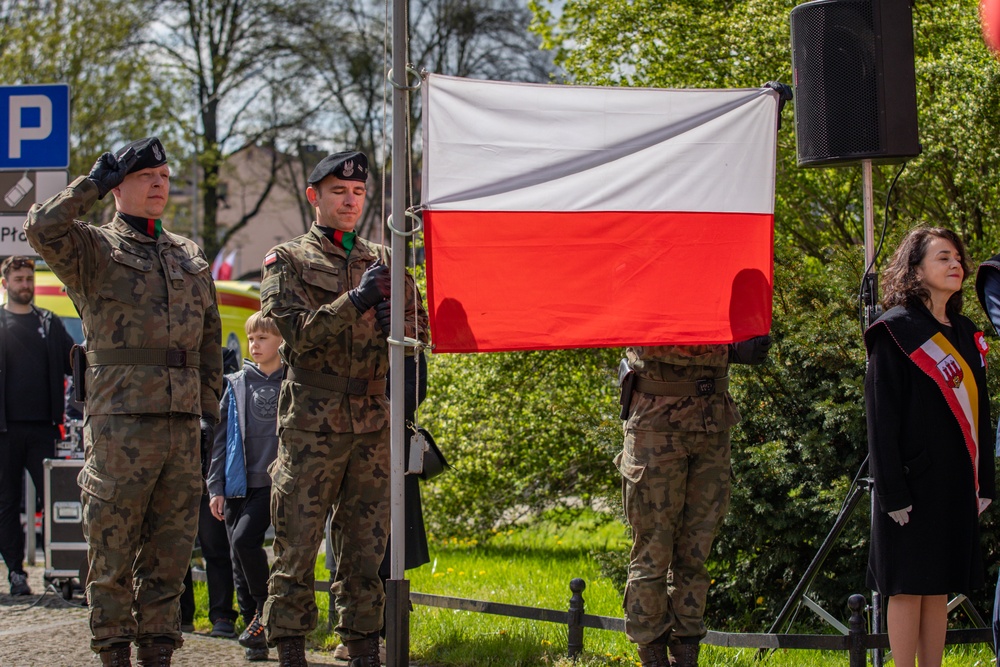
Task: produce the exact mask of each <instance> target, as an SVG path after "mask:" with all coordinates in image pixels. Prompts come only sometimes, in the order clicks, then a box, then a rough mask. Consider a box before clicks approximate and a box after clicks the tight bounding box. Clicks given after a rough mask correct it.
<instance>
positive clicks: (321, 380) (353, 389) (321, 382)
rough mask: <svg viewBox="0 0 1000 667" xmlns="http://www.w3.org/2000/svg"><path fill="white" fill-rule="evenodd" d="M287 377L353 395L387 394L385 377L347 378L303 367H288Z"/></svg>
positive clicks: (293, 380) (309, 384)
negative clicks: (374, 378) (376, 378)
mask: <svg viewBox="0 0 1000 667" xmlns="http://www.w3.org/2000/svg"><path fill="white" fill-rule="evenodd" d="M285 377H286V379H288V380H291V381H292V382H298V383H299V384H304V385H308V386H310V387H316V388H318V389H326V390H328V391H337V392H340V393H341V394H351V395H352V396H377V395H379V394H385V378H382V379H381V380H366V379H364V378H345V377H342V376H340V375H329V374H327V373H317V372H316V371H307V370H305V369H303V368H295V367H294V366H292V367H289V368H288V374H287V375H286V376H285Z"/></svg>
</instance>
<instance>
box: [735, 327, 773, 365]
mask: <svg viewBox="0 0 1000 667" xmlns="http://www.w3.org/2000/svg"><path fill="white" fill-rule="evenodd" d="M770 349H771V335H770V334H764V335H763V336H754V337H753V338H751V339H749V340H741V341H739V342H737V343H730V344H729V363H731V364H747V365H750V366H758V365H760V364H762V363H764V361H765V360H766V359H767V351H768V350H770Z"/></svg>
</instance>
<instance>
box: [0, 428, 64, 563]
mask: <svg viewBox="0 0 1000 667" xmlns="http://www.w3.org/2000/svg"><path fill="white" fill-rule="evenodd" d="M58 439H59V428H58V427H57V426H53V425H52V424H47V423H44V422H8V423H7V432H6V433H0V555H2V556H3V560H4V563H6V565H7V571H8V572H23V571H24V529H23V528H22V527H21V499H22V498H23V497H24V471H25V470H27V471H28V473H29V474H30V475H31V479H32V481H33V482H34V483H35V492H36V497H35V498H29V499H28V500H27V502H26V504H25V508H24V509H25V514H27V515H28V530H34V529H35V511H36V510H37V509H38V508H39V507H40V506H41V503H42V497H43V496H42V493H43V491H44V486H43V483H44V479H43V476H42V471H43V467H42V461H44V460H45V459H50V458H52V457H54V456H55V453H56V440H58Z"/></svg>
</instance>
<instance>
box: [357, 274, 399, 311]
mask: <svg viewBox="0 0 1000 667" xmlns="http://www.w3.org/2000/svg"><path fill="white" fill-rule="evenodd" d="M391 290H392V276H391V275H390V274H389V267H388V266H386V265H385V264H383V263H382V262H375V263H374V264H372V265H371V266H369V267H368V268H367V269H365V272H364V274H362V276H361V282H360V283H359V284H358V286H357V287H355V288H354V289H352V290H351V291H350V292H348V293H347V296H348V297H350V299H351V303H353V304H354V307H355V308H357V309H358V312H362V313H364V312H367V311H369V310H371V309H372V308H374V307H375V305H376V304H378V302H380V301H383V300H384V299H388V298H389V294H390V292H391Z"/></svg>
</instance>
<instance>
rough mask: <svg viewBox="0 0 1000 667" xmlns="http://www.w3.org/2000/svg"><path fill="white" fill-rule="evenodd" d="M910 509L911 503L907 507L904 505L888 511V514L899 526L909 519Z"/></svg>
mask: <svg viewBox="0 0 1000 667" xmlns="http://www.w3.org/2000/svg"><path fill="white" fill-rule="evenodd" d="M912 510H913V505H910V506H909V507H904V508H903V509H901V510H893V511H892V512H889V516H890V517H891V518H892V520H893V521H895V522H896V523H898V524H899V525H900V526H905V525H906V524H907V523H909V521H910V512H911V511H912Z"/></svg>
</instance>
